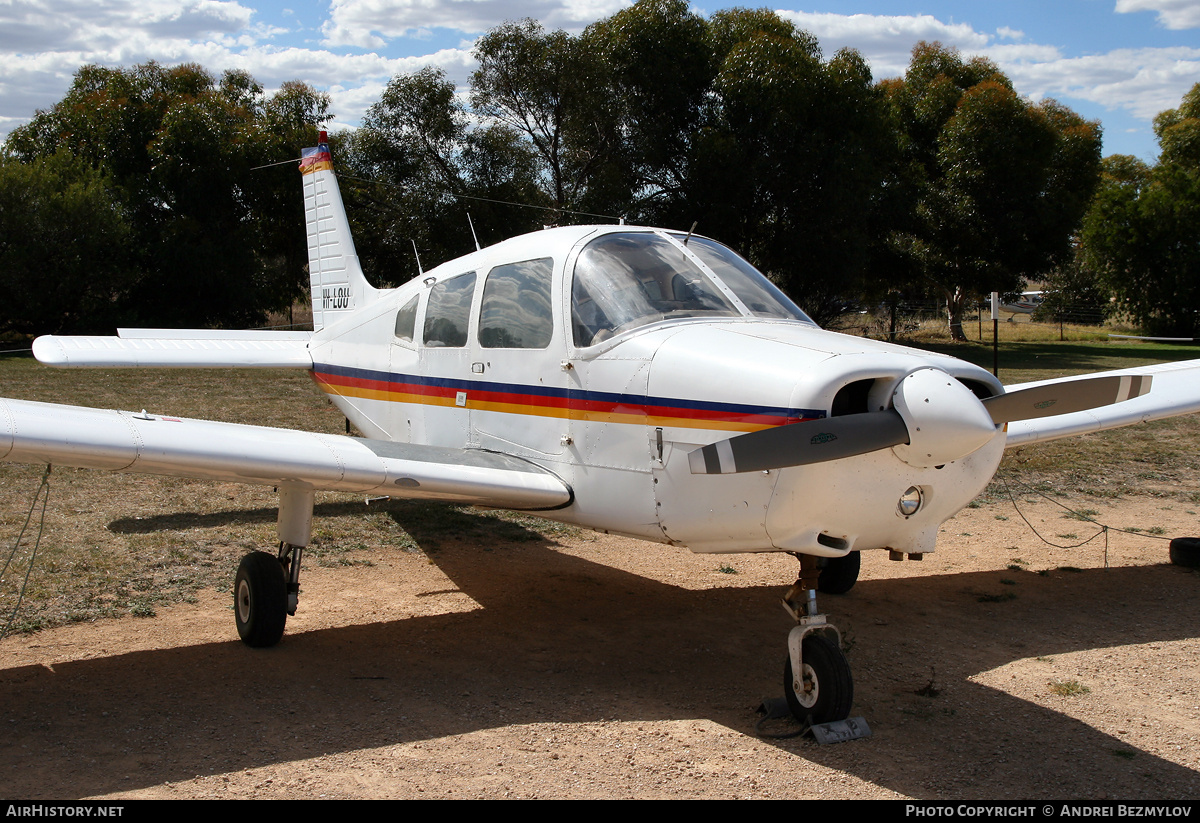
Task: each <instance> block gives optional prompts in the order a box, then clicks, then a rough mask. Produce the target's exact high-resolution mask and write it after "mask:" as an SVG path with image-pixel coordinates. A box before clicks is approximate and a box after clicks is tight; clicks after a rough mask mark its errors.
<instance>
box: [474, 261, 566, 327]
mask: <svg viewBox="0 0 1200 823" xmlns="http://www.w3.org/2000/svg"><path fill="white" fill-rule="evenodd" d="M553 271H554V261H553V260H552V259H551V258H549V257H543V258H541V259H539V260H526V261H525V262H523V263H509V264H507V265H504V266H496V268H494V269H492V270H491V271H490V272H488V276H487V281H486V282H485V283H484V286H483V301H482V303H481V304H480V308H479V344H480V345H481V346H482V347H483V348H485V349H544V348H546V347H547V346H549V345H550V338H551V337H552V336H553V335H554V317H553V312H552V311H551V306H550V277H551V274H552V273H553Z"/></svg>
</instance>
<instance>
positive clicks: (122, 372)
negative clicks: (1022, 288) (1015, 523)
mask: <svg viewBox="0 0 1200 823" xmlns="http://www.w3.org/2000/svg"><path fill="white" fill-rule="evenodd" d="M1003 326H1004V324H1002V327H1003ZM1016 331H1020V332H1021V333H1022V334H1023V335H1028V334H1030V333H1031V332H1030V330H1029V329H1019V330H1014V333H1015V332H1016ZM1083 336H1084V335H1083V334H1082V333H1080V337H1083ZM1090 336H1091V338H1092V339H1091V340H1086V339H1074V340H1070V341H1068V342H1066V343H1058V342H1056V341H1054V340H1049V339H1036V340H1026V339H1010V337H1009V336H1006V338H1005V340H1004V341H1003V343H1002V346H1001V352H1000V356H1001V377H1002V379H1004V380H1005V382H1017V381H1025V380H1034V379H1039V378H1045V377H1055V376H1060V375H1064V374H1076V373H1080V372H1088V371H1098V370H1103V369H1106V368H1115V367H1126V366H1133V365H1139V364H1145V363H1152V362H1165V361H1171V360H1180V359H1185V358H1200V348H1197V347H1193V346H1170V345H1163V344H1150V343H1137V342H1130V341H1122V342H1110V341H1108V340H1107V339H1106V338H1103V336H1102V335H1100V334H1099V333H1093V334H1091V335H1090ZM918 342H919V343H920V345H922V346H923V347H925V348H927V349H930V350H935V351H944V352H947V353H950V354H953V355H955V356H957V357H961V358H963V359H966V360H972V361H974V362H977V363H980V364H982V365H984V366H987V367H990V363H991V350H990V348H989V347H987V346H983V345H980V344H979V343H966V344H950V343H949V342H947V341H946V340H945V339H944V338H943V339H940V340H939V339H935V337H934V336H933V335H929V336H928V339H921V340H919V341H918ZM0 385H2V387H3V388H2V390H0V393H2V394H3V395H4V396H6V397H14V398H20V399H25V400H41V401H46V402H53V403H66V404H72V405H84V406H95V407H100V408H123V409H133V410H140V409H143V408H145V409H147V410H149V411H150V412H152V413H162V414H170V415H177V416H184V417H199V418H206V419H213V420H224V421H230V422H237V423H254V424H259V425H268V426H281V427H287V428H297V429H305V430H311V431H323V432H330V433H341V432H342V431H344V420H343V418H342V416H341V415H340V414H339V413H338V412H337V411H336V410H335V409H334V408H333V407H332V406H330V405H329V403H328V402H327V401H326V400H325V399H324V397H323V396H322V395H321V394H320V393H319V392H318V391H316V390H315V389H314V387H313V386H312V382H311V380H310V379H309V377H308V375H307V374H306V373H304V372H297V371H276V370H238V371H227V370H204V369H200V370H166V369H159V370H155V369H141V370H138V369H111V370H109V369H104V370H59V369H50V368H46V367H44V366H41V365H39V364H37V363H36V362H34V361H33V360H32V359H31V358H28V357H12V356H10V357H2V358H0ZM1198 470H1200V416H1191V417H1182V418H1175V419H1173V420H1165V421H1159V422H1157V423H1152V424H1148V425H1145V426H1138V427H1132V428H1128V429H1121V430H1116V431H1113V432H1103V433H1100V434H1096V435H1089V436H1086V437H1081V438H1073V439H1067V440H1061V441H1056V442H1053V443H1048V444H1040V445H1036V446H1029V447H1025V448H1021V449H1017V450H1012V451H1010V452H1009V453H1008V454H1006V456H1005V458H1004V462H1003V463H1002V471H1003V472H1006V473H1008V474H1010V475H1012V476H1014V477H1015V478H1018V479H1019V480H1020V481H1021V482H1022V483H1023V484H1024V485H1025V486H1026V487H1028V488H1029V489H1033V490H1036V491H1038V492H1041V493H1043V494H1056V493H1059V492H1060V491H1061V490H1062V489H1072V490H1079V489H1088V490H1089V491H1091V492H1093V493H1095V494H1096V495H1097V496H1098V497H1104V496H1121V495H1154V496H1156V497H1161V498H1162V499H1163V500H1164V504H1169V503H1171V502H1177V503H1182V504H1184V505H1185V506H1194V505H1196V504H1197V503H1200V492H1197V491H1196V490H1195V483H1194V478H1195V477H1196V475H1197V472H1198ZM43 471H44V467H43V466H24V465H15V464H6V463H0V487H2V488H3V489H4V490H5V492H6V494H5V495H3V497H2V498H0V548H2V549H5V550H9V549H11V547H12V544H13V541H14V540H15V539H16V535H17V533H18V532H19V530H20V528H21V525H22V523H23V522H24V520H25V517H26V515H27V513H28V510H29V506H30V504H31V502H32V501H33V496H34V492H35V490H36V489H37V487H38V484H39V481H40V479H41V476H42V473H43ZM1020 493H1021V494H1022V495H1027V491H1021V492H1020ZM981 499H983V500H985V501H986V500H999V499H1007V493H1006V492H1005V491H1004V489H1003V488H1002V487H1000V486H998V484H995V483H994V484H993V485H992V486H991V487H989V488H988V489H987V490H986V491H985V492H984V494H983V495H982V496H981ZM275 505H276V499H275V495H274V493H273V492H272V490H271V489H270V488H266V487H257V486H241V485H238V484H232V483H219V484H212V483H203V482H197V481H189V480H182V479H177V478H156V477H148V476H139V475H120V474H108V473H102V472H90V471H86V470H74V469H62V468H55V470H54V472H53V473H52V475H51V480H50V500H49V505H48V506H47V513H46V523H45V529H44V533H43V539H42V544H41V546H40V547H39V550H38V557H37V560H36V562H35V563H34V568H33V573H32V575H31V577H30V580H29V586H28V590H27V591H26V594H25V600H24V603H23V605H22V607H21V611H20V613H19V614H18V615H17V617H16V619H15V621H14V624H13V629H15V630H28V631H33V630H37V629H38V628H42V627H46V626H53V625H61V624H64V623H68V622H72V621H85V620H94V619H97V618H101V617H118V616H125V615H129V614H134V613H136V614H139V615H143V616H145V617H146V618H147V619H152V617H151V615H153V614H156V613H157V612H158V611H159V610H161V609H162V608H163V607H165V606H169V605H171V604H174V603H180V602H189V601H194V600H195V598H196V596H197V593H198V592H199V591H200V590H202V589H206V588H216V589H218V590H221V591H227V590H228V589H229V587H230V585H231V581H232V579H233V574H234V571H235V570H236V567H237V564H238V562H239V560H240V559H241V556H242V555H243V554H245V553H247V552H249V551H252V550H255V549H270V548H271V547H272V546H273V545H274V543H275V540H276V538H275ZM1083 511H1084V512H1088V513H1091V514H1094V513H1095V510H1086V509H1085V510H1083ZM316 515H317V529H316V533H315V536H314V541H313V545H312V546H310V548H309V551H308V557H309V558H310V561H309V562H313V563H320V564H327V565H356V564H363V563H367V562H370V560H369V557H368V550H373V549H376V548H379V547H385V548H388V549H392V550H396V551H403V552H427V553H436V552H437V551H438V550H439V547H441V546H443V545H445V544H447V543H448V542H450V541H454V540H460V539H461V540H470V541H473V542H475V543H477V544H478V545H479V546H480V547H481V550H484V551H486V550H488V549H489V547H492V546H498V545H502V544H504V543H505V542H506V541H508V542H514V541H516V542H519V541H527V540H545V541H549V542H553V541H555V540H557V539H560V538H563V537H564V536H567V535H571V534H577V533H578V530H576V529H574V528H573V527H570V526H565V525H562V524H558V523H554V522H550V521H544V520H541V519H539V518H536V517H533V516H529V515H517V514H511V513H503V512H486V511H479V510H473V509H469V508H462V507H454V506H445V505H439V504H425V503H415V502H404V501H392V502H388V503H382V504H372V505H370V506H366V505H364V504H363V501H362V499H361V498H357V497H354V496H350V495H320V496H319V497H318V503H317V511H316ZM36 522H37V521H36V518H35V520H34V524H35V529H34V534H31V535H29V536H28V537H27V539H26V540H25V541H23V542H22V546H21V547H20V551H18V552H17V556H16V557H15V558H14V565H13V567H12V568H10V569H9V571H8V573H7V574H6V575H5V577H4V579H3V580H0V621H2V620H5V619H7V615H8V614H9V613H10V612H11V611H12V609H13V607H14V606H15V604H16V598H17V594H18V591H19V589H20V586H21V581H22V577H23V572H24V565H22V564H27V563H28V560H29V552H30V548H31V546H32V541H33V537H34V535H35V534H36ZM1147 531H1148V532H1149V531H1152V530H1151V529H1147ZM728 568H729V569H733V567H732V566H729V567H728ZM1013 570H1014V571H1015V570H1016V569H1013ZM1062 570H1063V571H1068V570H1069V569H1068V568H1066V567H1064V568H1062ZM718 571H720V572H722V573H727V574H728V573H732V572H727V571H725V569H724V568H721V569H719V570H718ZM994 597H995V598H997V600H996V601H995V602H1003V601H1004V600H1008V599H1011V597H1012V592H1011V591H1010V592H1007V593H1006V594H1005V595H995V596H994Z"/></svg>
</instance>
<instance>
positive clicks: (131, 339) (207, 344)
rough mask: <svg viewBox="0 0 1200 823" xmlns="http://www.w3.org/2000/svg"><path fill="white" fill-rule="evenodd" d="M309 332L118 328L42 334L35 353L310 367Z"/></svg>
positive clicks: (159, 363)
mask: <svg viewBox="0 0 1200 823" xmlns="http://www.w3.org/2000/svg"><path fill="white" fill-rule="evenodd" d="M311 337H312V332H307V331H302V332H287V331H226V330H221V329H218V330H206V329H118V330H117V336H116V337H103V336H86V335H78V336H77V335H43V336H42V337H39V338H37V339H36V340H34V341H33V356H34V357H36V358H37V359H38V360H39V361H41V362H42V363H45V364H46V365H49V366H60V367H93V368H100V367H104V368H116V367H143V368H155V367H157V368H172V367H179V368H235V367H236V368H262V369H266V368H277V369H311V368H312V365H313V362H312V356H311V355H310V354H309V351H308V341H309V340H310V338H311Z"/></svg>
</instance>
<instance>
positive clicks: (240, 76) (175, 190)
mask: <svg viewBox="0 0 1200 823" xmlns="http://www.w3.org/2000/svg"><path fill="white" fill-rule="evenodd" d="M327 105H328V104H327V101H326V98H325V97H324V95H321V94H319V93H317V92H315V91H313V90H312V89H310V88H309V87H307V86H305V85H303V84H300V83H288V84H285V85H284V87H283V88H282V89H281V90H280V91H279V92H278V93H277V94H276V95H274V96H272V97H270V98H267V97H265V95H264V94H263V90H262V87H261V86H260V85H259V84H257V83H256V82H255V81H254V80H253V78H251V77H250V76H249V75H248V74H246V73H245V72H227V73H226V74H225V75H224V76H223V77H222V78H221V79H220V81H218V80H217V79H215V78H214V77H213V76H212V75H210V74H209V73H208V72H207V71H205V70H204V69H202V68H201V67H199V66H195V65H182V66H177V67H174V68H164V67H163V66H160V65H159V64H157V63H146V64H143V65H140V66H136V67H134V68H131V69H107V68H101V67H98V66H85V67H84V68H82V69H80V70H79V72H78V73H77V74H76V76H75V81H74V83H73V84H72V86H71V88H70V90H69V91H68V92H67V94H66V96H65V97H64V98H63V99H62V100H61V101H60V102H59V103H57V104H56V105H55V106H54V107H53V108H52V109H50V110H49V111H44V112H39V113H38V114H37V115H36V116H35V117H34V118H33V120H32V121H31V122H30V123H29V124H28V125H26V126H23V127H20V128H18V129H15V130H14V131H13V132H12V134H11V135H10V136H9V139H8V142H7V144H6V145H7V149H8V151H9V152H10V153H11V155H12V157H13V158H14V159H16V160H20V161H21V162H23V163H26V164H31V165H33V164H36V163H38V162H44V161H46V159H47V158H50V157H52V156H55V155H63V154H65V155H70V156H71V157H73V158H75V160H76V162H77V163H79V164H81V165H84V166H87V167H89V168H90V169H92V170H93V171H94V173H95V174H97V175H101V176H102V177H103V179H104V180H105V181H106V188H107V190H108V192H109V196H110V202H111V204H112V205H111V206H110V208H114V209H116V210H117V211H118V212H119V213H120V215H121V218H122V219H123V221H124V232H125V235H124V236H123V237H122V238H121V239H120V240H119V241H118V242H119V244H120V246H121V247H122V248H121V249H120V256H121V257H122V263H123V266H124V268H125V272H126V275H125V276H126V277H127V278H128V281H126V282H121V283H120V284H119V287H118V288H115V289H110V290H109V293H108V295H107V297H106V299H107V300H108V301H109V305H107V306H102V307H101V306H93V310H92V311H91V312H89V314H88V316H87V318H86V319H82V320H80V319H78V318H70V317H66V318H63V321H62V322H61V323H53V322H49V323H48V324H47V323H46V321H40V322H39V324H38V325H37V327H36V328H28V324H26V330H28V331H50V330H60V331H61V330H83V326H84V325H86V326H89V327H94V326H95V325H97V324H98V323H100V322H101V320H103V323H104V324H105V325H108V324H111V323H112V322H119V323H128V324H137V325H165V326H170V325H177V326H220V325H246V324H251V323H254V322H257V321H259V320H261V318H262V317H263V315H264V313H265V311H267V310H268V309H272V308H279V307H282V306H284V305H287V304H288V303H289V302H290V301H291V300H292V299H293V298H294V297H296V296H297V294H298V293H299V291H300V289H301V288H302V286H303V285H304V283H305V276H304V271H303V264H304V263H305V262H306V260H307V250H306V248H305V240H304V228H303V221H302V217H301V215H302V208H301V207H300V204H299V197H298V196H297V194H296V192H297V189H298V186H297V184H296V182H295V179H294V176H285V175H284V174H282V173H280V172H274V173H272V172H265V171H264V172H252V171H251V169H253V168H254V167H256V166H260V165H264V164H267V163H270V162H273V161H278V160H279V159H280V158H281V157H282V158H286V157H289V156H293V157H295V156H298V155H299V150H300V148H301V147H302V146H304V145H308V144H311V142H312V141H313V139H314V138H315V136H316V135H315V128H316V126H317V125H318V124H319V123H320V122H322V121H323V120H325V119H327V117H328V115H327V112H326V108H327ZM111 236H112V235H111V232H110V233H109V234H107V235H105V234H103V233H95V232H93V233H89V234H88V235H87V236H84V235H82V234H81V235H78V239H77V240H76V241H74V242H72V243H70V244H68V249H65V250H64V251H63V253H64V254H67V255H75V256H77V257H79V258H81V259H88V258H96V259H98V260H101V259H102V256H98V255H97V247H101V246H104V245H105V244H106V243H108V242H109V240H107V239H104V238H106V237H111ZM27 253H29V252H27ZM12 276H13V277H14V278H22V279H26V280H30V281H32V282H34V283H36V282H38V279H39V278H40V277H42V276H43V275H42V273H41V272H38V271H35V270H33V269H30V268H27V267H26V268H19V269H17V270H15V271H14V272H13V275H12ZM64 324H68V325H64ZM81 324H82V325H81ZM109 329H110V330H111V325H110V326H109ZM89 330H95V329H94V328H90V329H89Z"/></svg>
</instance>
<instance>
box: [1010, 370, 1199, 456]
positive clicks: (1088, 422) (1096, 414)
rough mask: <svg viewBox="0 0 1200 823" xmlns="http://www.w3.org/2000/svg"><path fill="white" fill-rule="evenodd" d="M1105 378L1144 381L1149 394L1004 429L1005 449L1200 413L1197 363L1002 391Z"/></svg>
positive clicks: (1072, 378)
mask: <svg viewBox="0 0 1200 823" xmlns="http://www.w3.org/2000/svg"><path fill="white" fill-rule="evenodd" d="M1107 376H1130V377H1137V376H1143V377H1144V376H1149V377H1150V378H1151V384H1150V391H1149V392H1147V393H1146V394H1143V395H1142V396H1140V397H1134V398H1132V399H1130V400H1125V401H1122V402H1120V403H1113V404H1112V405H1109V406H1101V407H1099V408H1095V409H1090V410H1088V411H1081V412H1072V413H1071V414H1061V415H1058V416H1053V417H1042V418H1038V419H1036V420H1015V421H1013V422H1011V423H1009V424H1008V438H1007V440H1006V441H1005V448H1011V447H1013V446H1023V445H1025V444H1026V443H1038V442H1043V441H1048V440H1058V439H1059V438H1062V437H1074V436H1075V435H1079V434H1087V433H1089V432H1096V431H1103V430H1105V429H1115V428H1119V427H1121V426H1130V425H1133V424H1134V423H1146V422H1149V421H1151V420H1161V419H1162V418H1164V417H1175V416H1177V415H1181V414H1191V413H1193V412H1198V411H1200V360H1183V361H1180V362H1178V363H1161V364H1159V365H1155V366H1139V367H1137V368H1132V369H1120V370H1117V371H1107V372H1098V373H1096V374H1086V375H1077V376H1075V377H1063V378H1059V379H1056V380H1039V381H1036V382H1033V383H1021V384H1019V385H1014V386H1005V389H1006V390H1007V391H1016V390H1018V389H1028V388H1033V387H1035V386H1045V385H1049V384H1052V383H1059V384H1067V385H1068V387H1069V383H1070V381H1072V380H1080V379H1084V378H1090V377H1107Z"/></svg>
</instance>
